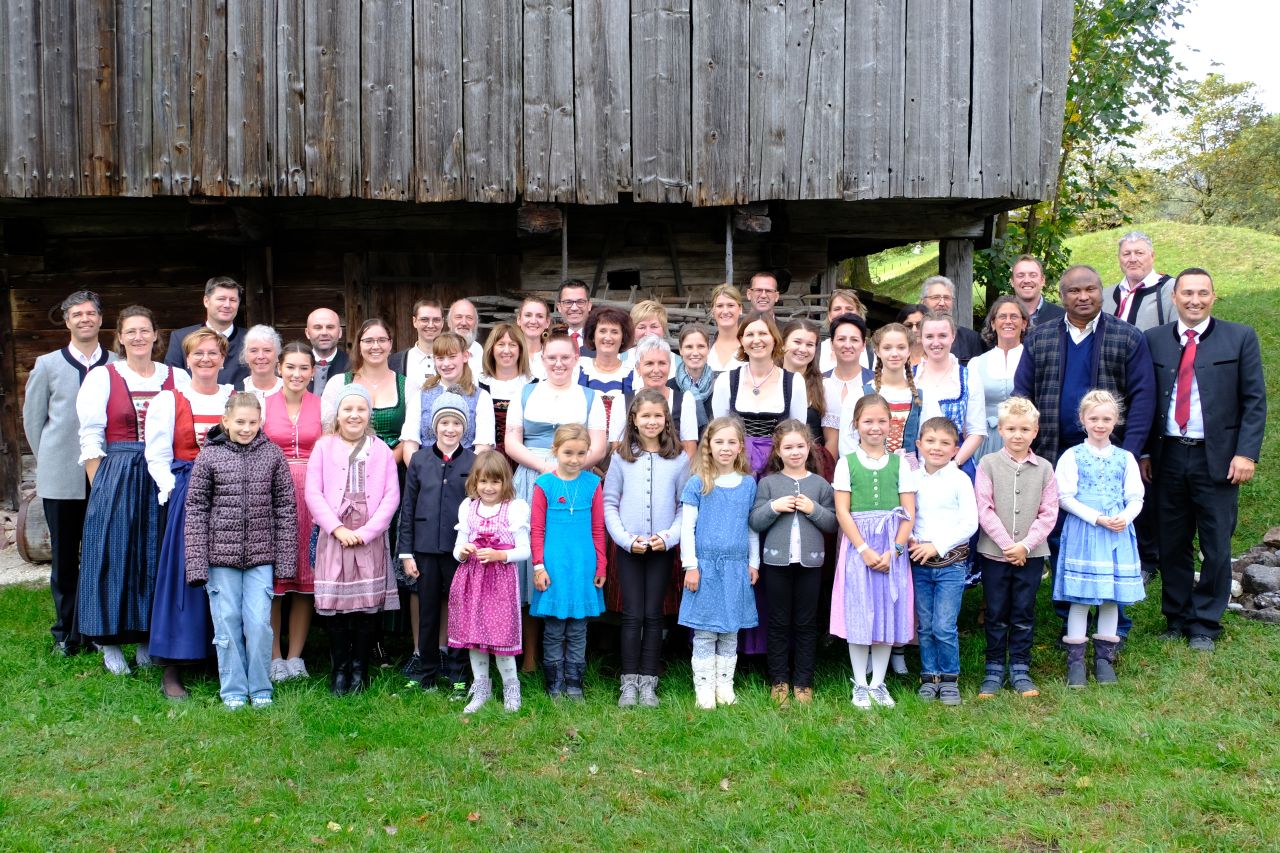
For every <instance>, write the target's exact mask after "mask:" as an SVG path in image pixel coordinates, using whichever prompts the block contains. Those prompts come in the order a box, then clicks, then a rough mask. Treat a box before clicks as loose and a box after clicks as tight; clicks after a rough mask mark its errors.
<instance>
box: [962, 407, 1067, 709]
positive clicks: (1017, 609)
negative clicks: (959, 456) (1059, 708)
mask: <svg viewBox="0 0 1280 853" xmlns="http://www.w3.org/2000/svg"><path fill="white" fill-rule="evenodd" d="M998 415H999V422H1000V427H999V429H1000V437H1001V439H1002V440H1003V441H1004V447H1002V448H1001V449H1000V450H997V451H995V452H993V453H988V454H987V455H986V456H983V457H982V461H981V462H980V463H979V464H978V474H977V481H976V483H975V491H976V493H977V499H978V522H979V524H980V525H981V527H982V532H981V533H980V534H979V536H978V560H979V565H980V566H981V569H982V588H983V591H984V593H985V594H986V599H987V618H986V632H987V668H986V675H985V676H984V678H983V680H982V686H981V687H980V688H979V689H978V698H979V699H990V698H992V697H994V696H995V695H996V693H998V692H999V690H1000V688H1001V687H1002V686H1004V682H1005V656H1006V654H1007V655H1008V658H1009V686H1010V687H1012V688H1013V689H1014V690H1015V691H1017V692H1018V693H1019V694H1021V695H1022V696H1039V695H1040V691H1039V689H1038V688H1037V687H1036V683H1035V682H1034V681H1032V680H1031V674H1030V670H1031V635H1032V632H1033V631H1034V630H1035V617H1036V593H1037V591H1038V590H1039V589H1040V578H1041V575H1042V574H1043V573H1044V558H1045V557H1046V556H1048V554H1049V544H1048V541H1047V540H1048V537H1049V534H1050V533H1051V532H1052V531H1053V526H1054V524H1055V523H1056V522H1057V520H1058V482H1057V480H1056V479H1054V474H1053V466H1052V465H1050V464H1049V463H1048V462H1046V461H1045V460H1043V459H1041V458H1039V457H1038V456H1036V455H1035V454H1034V453H1032V452H1031V442H1032V441H1033V440H1035V437H1036V433H1037V432H1038V431H1039V426H1040V412H1039V411H1038V410H1037V409H1036V407H1035V406H1034V405H1033V404H1032V403H1031V401H1030V400H1027V399H1025V398H1022V397H1010V398H1009V399H1008V400H1005V401H1004V402H1003V403H1001V404H1000V408H999V409H998Z"/></svg>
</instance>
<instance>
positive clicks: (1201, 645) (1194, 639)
mask: <svg viewBox="0 0 1280 853" xmlns="http://www.w3.org/2000/svg"><path fill="white" fill-rule="evenodd" d="M1187 645H1188V646H1190V647H1191V648H1192V649H1194V650H1195V651H1197V652H1212V651H1213V648H1214V643H1213V637H1210V636H1207V635H1205V634H1192V635H1191V638H1190V639H1189V640H1187Z"/></svg>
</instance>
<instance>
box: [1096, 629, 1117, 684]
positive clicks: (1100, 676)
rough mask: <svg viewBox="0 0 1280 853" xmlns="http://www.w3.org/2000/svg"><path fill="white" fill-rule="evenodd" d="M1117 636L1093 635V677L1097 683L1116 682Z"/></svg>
mask: <svg viewBox="0 0 1280 853" xmlns="http://www.w3.org/2000/svg"><path fill="white" fill-rule="evenodd" d="M1119 643H1120V638H1119V637H1100V636H1098V635H1097V634H1094V635H1093V677H1094V679H1095V680H1096V681H1097V682H1098V683H1099V684H1115V683H1116V668H1115V663H1116V652H1117V651H1118V648H1117V646H1118V645H1119Z"/></svg>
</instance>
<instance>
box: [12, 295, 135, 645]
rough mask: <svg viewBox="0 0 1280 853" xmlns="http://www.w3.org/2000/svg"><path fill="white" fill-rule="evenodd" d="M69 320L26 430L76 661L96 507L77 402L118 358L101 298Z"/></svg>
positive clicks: (56, 598)
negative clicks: (83, 547)
mask: <svg viewBox="0 0 1280 853" xmlns="http://www.w3.org/2000/svg"><path fill="white" fill-rule="evenodd" d="M62 319H63V322H64V323H66V326H67V329H68V330H69V331H70V332H71V341H70V343H68V344H67V346H65V347H63V348H62V349H59V350H55V351H54V352H51V353H46V354H45V355H42V356H40V357H39V358H37V359H36V364H35V367H34V368H33V369H32V371H31V373H30V375H29V376H27V393H26V397H25V399H24V400H23V403H22V428H23V431H24V432H25V433H26V435H27V444H30V445H31V450H32V452H33V453H35V456H36V496H37V497H38V498H40V499H41V501H42V503H43V507H44V517H45V522H46V523H47V524H48V525H49V542H50V545H51V546H52V551H53V565H52V567H51V569H50V572H49V590H50V592H52V594H53V613H54V619H53V628H52V629H50V633H52V634H53V642H54V650H55V651H57V652H58V653H60V654H63V655H74V654H76V653H77V652H79V651H80V650H81V649H82V648H83V646H84V642H85V641H84V638H83V637H81V636H80V631H79V629H78V627H77V623H76V591H77V589H78V588H79V586H80V539H81V534H82V533H83V530H84V514H85V509H86V507H87V506H88V503H89V500H88V497H89V490H88V481H87V479H86V478H85V475H84V469H83V468H81V467H80V466H79V465H78V464H77V463H76V460H77V459H78V458H79V457H80V420H79V418H78V417H76V396H77V395H78V394H79V393H80V385H81V383H83V382H84V378H85V376H87V375H88V374H89V371H90V370H92V369H93V368H95V367H98V366H100V365H103V364H108V363H110V362H112V361H115V360H116V354H115V353H113V352H108V351H106V350H104V349H103V348H102V347H101V346H99V344H98V333H99V332H100V331H101V330H102V303H101V302H100V301H99V299H98V294H96V293H94V292H93V291H91V290H78V291H76V292H75V293H73V294H71V295H70V296H68V297H67V298H66V299H64V300H62Z"/></svg>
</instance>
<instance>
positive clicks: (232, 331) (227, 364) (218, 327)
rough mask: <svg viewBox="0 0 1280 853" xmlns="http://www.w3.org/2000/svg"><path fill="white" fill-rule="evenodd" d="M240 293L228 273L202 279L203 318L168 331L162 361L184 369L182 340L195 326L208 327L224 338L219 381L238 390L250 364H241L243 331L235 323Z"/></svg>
mask: <svg viewBox="0 0 1280 853" xmlns="http://www.w3.org/2000/svg"><path fill="white" fill-rule="evenodd" d="M243 295H244V289H243V288H241V287H240V285H239V284H238V283H237V282H236V280H235V279H234V278H230V277H229V276H225V275H218V276H214V277H213V278H211V279H209V280H208V281H207V282H205V285H204V311H205V321H204V322H203V323H197V324H195V325H194V326H183V327H182V328H181V329H174V330H173V331H172V332H170V333H169V351H168V352H166V353H165V356H164V363H165V364H167V365H169V366H170V367H180V368H182V369H183V370H186V369H187V358H186V356H185V355H183V352H182V341H183V339H184V338H185V337H186V336H187V335H189V334H191V333H192V332H194V331H196V330H197V329H202V328H204V327H205V326H208V327H209V328H210V329H213V330H214V331H215V332H217V333H218V334H220V335H222V336H223V337H225V338H226V339H227V357H226V359H225V360H224V361H223V363H222V369H221V370H219V371H218V384H219V385H234V386H235V387H236V389H237V390H239V389H240V385H241V382H242V381H243V380H244V378H245V377H246V376H248V375H249V365H247V364H241V363H240V352H241V350H243V349H244V331H245V330H244V329H243V328H242V327H240V326H237V325H235V320H236V314H237V313H239V311H240V297H241V296H243Z"/></svg>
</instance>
